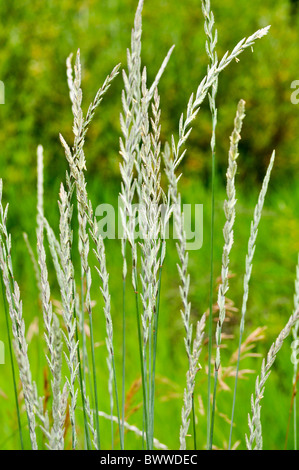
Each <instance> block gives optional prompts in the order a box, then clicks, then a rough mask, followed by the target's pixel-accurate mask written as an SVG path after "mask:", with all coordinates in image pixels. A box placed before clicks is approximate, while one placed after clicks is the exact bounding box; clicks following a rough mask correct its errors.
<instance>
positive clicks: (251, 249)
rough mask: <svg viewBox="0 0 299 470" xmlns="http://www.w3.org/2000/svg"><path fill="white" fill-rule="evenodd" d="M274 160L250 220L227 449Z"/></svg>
mask: <svg viewBox="0 0 299 470" xmlns="http://www.w3.org/2000/svg"><path fill="white" fill-rule="evenodd" d="M274 160H275V152H273V153H272V156H271V160H270V163H269V166H268V169H267V172H266V176H265V178H264V181H263V185H262V189H261V191H260V194H259V198H258V202H257V205H256V206H255V209H254V215H253V221H252V222H251V228H250V237H249V241H248V252H247V255H246V262H245V276H244V283H243V291H244V293H243V301H242V310H241V320H240V333H239V335H240V336H239V347H238V359H237V366H236V377H235V386H234V396H233V405H232V415H231V424H230V436H229V449H230V448H231V443H232V431H233V423H234V412H235V405H236V395H237V385H238V375H239V367H240V358H241V345H242V338H243V333H244V327H245V315H246V310H247V301H248V295H249V283H250V278H251V272H252V262H253V256H254V253H255V244H256V238H257V234H258V227H259V223H260V220H261V216H262V210H263V207H264V201H265V196H266V193H267V189H268V185H269V181H270V176H271V171H272V168H273V165H274Z"/></svg>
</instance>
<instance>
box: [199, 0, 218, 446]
mask: <svg viewBox="0 0 299 470" xmlns="http://www.w3.org/2000/svg"><path fill="white" fill-rule="evenodd" d="M201 3H202V11H203V15H204V18H205V23H204V30H205V33H206V36H207V40H206V52H207V55H208V58H209V60H210V65H209V67H208V72H209V70H210V67H214V66H215V65H216V63H217V53H216V44H217V30H216V29H215V30H214V24H215V20H214V15H213V12H212V10H211V2H210V0H202V2H201ZM217 91H218V76H217V77H216V79H215V81H214V82H213V84H212V91H211V94H210V95H209V102H210V110H211V116H212V137H211V144H210V146H211V153H212V177H211V229H210V233H211V236H210V313H209V327H208V329H209V332H208V338H209V343H208V402H207V449H209V448H211V446H212V434H213V431H212V428H213V419H214V418H213V412H212V418H211V411H210V403H211V402H210V397H211V375H212V345H213V339H212V337H213V292H214V230H215V191H216V127H217V108H216V97H217Z"/></svg>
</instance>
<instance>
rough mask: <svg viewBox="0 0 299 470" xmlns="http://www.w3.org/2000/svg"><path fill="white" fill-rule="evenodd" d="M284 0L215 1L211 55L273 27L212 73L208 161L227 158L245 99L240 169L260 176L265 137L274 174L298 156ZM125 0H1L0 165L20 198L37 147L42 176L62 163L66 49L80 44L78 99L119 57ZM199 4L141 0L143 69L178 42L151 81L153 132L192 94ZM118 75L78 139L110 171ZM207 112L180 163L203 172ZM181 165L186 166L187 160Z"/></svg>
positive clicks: (200, 60)
mask: <svg viewBox="0 0 299 470" xmlns="http://www.w3.org/2000/svg"><path fill="white" fill-rule="evenodd" d="M293 3H295V2H290V1H289V0H276V1H275V2H273V1H272V0H265V1H263V2H260V1H259V0H252V1H250V2H248V1H247V0H241V1H236V0H226V1H225V2H223V1H220V0H214V1H213V10H214V12H215V17H216V21H217V28H218V30H219V38H220V39H219V45H218V55H219V57H221V56H222V55H223V54H224V53H225V51H226V50H227V49H230V48H232V47H233V46H234V45H235V44H236V43H237V42H238V40H240V39H241V38H242V37H244V36H248V35H249V34H251V33H252V32H254V31H255V30H256V29H258V28H260V27H262V26H265V25H267V24H271V25H272V28H271V32H270V34H269V35H268V36H267V38H264V39H263V41H260V42H259V44H258V45H257V46H256V47H255V50H254V53H253V54H251V53H250V51H249V52H246V53H245V54H243V55H242V58H241V61H240V62H239V63H236V64H235V65H233V66H231V67H229V69H228V70H226V71H225V72H224V73H223V74H222V76H221V80H220V86H219V94H218V105H219V128H218V133H217V134H218V161H219V162H220V164H222V165H223V164H224V163H225V162H226V152H225V150H226V142H227V137H228V135H229V132H230V129H231V122H232V120H233V116H234V112H235V105H236V102H237V101H238V100H239V98H243V99H245V100H246V102H247V120H246V124H245V128H244V132H243V139H242V146H241V150H242V151H243V155H244V158H243V162H242V165H241V166H240V172H241V176H242V178H243V179H244V180H246V181H248V180H249V181H250V183H252V181H255V180H257V179H261V178H262V176H263V173H264V169H265V167H266V163H267V161H268V158H269V154H270V153H271V151H272V149H273V147H275V148H276V150H277V155H278V158H277V163H276V165H277V167H278V168H279V171H277V172H276V179H277V180H279V181H280V182H281V179H282V178H283V179H284V178H291V177H292V176H293V174H294V168H295V167H296V165H298V162H299V140H298V139H297V135H296V129H297V123H298V107H297V106H295V105H292V104H291V102H290V96H291V93H292V90H291V83H292V81H293V80H296V79H297V78H298V67H297V64H298V62H299V48H298V39H299V29H298V25H299V21H298V16H299V14H297V13H296V11H295V10H294V8H292V4H293ZM135 7H136V1H135V0H102V1H97V0H82V1H80V2H79V1H71V0H59V1H58V0H44V1H43V2H37V1H33V2H32V1H26V0H10V1H9V2H1V5H0V20H1V31H0V50H1V60H0V79H1V80H2V81H3V82H4V84H5V94H6V104H5V105H4V106H1V110H0V111H1V112H0V126H1V133H0V145H1V174H2V176H3V177H4V179H5V180H6V181H7V182H8V183H9V187H10V188H11V189H10V191H14V188H15V187H16V186H17V187H18V188H20V187H21V188H22V191H24V198H23V200H25V198H27V197H29V194H28V193H29V192H30V191H31V187H32V184H33V183H34V181H35V149H36V146H37V144H38V143H42V144H43V145H44V147H45V149H46V158H47V165H48V183H49V184H50V183H51V184H52V181H53V180H54V179H55V178H58V177H57V167H59V168H61V171H62V164H61V161H62V160H63V158H62V152H61V149H60V144H59V142H58V132H59V131H61V132H62V133H64V134H67V132H69V122H70V116H71V114H70V108H69V106H68V104H69V103H68V97H67V85H66V82H65V59H66V57H67V56H68V55H69V53H70V52H76V50H77V48H78V47H80V48H81V52H82V54H81V56H82V60H83V69H84V77H83V89H84V90H86V94H85V98H86V101H85V103H86V105H87V104H88V103H89V101H90V100H91V99H92V97H93V93H94V92H95V90H96V89H97V88H98V86H99V85H100V84H101V83H102V81H103V79H104V77H105V76H106V74H107V73H108V72H109V71H110V70H111V69H112V67H113V66H114V65H115V64H116V63H118V62H122V64H124V66H125V63H126V47H127V46H128V45H129V43H130V31H131V27H132V18H133V15H134V10H135ZM204 43H205V37H204V31H203V16H202V12H201V3H200V2H199V1H197V0H188V1H185V2H181V1H174V0H163V1H161V0H151V1H148V2H145V6H144V36H143V58H144V64H147V65H149V67H148V74H149V77H150V78H153V76H154V74H155V72H156V71H157V69H158V66H159V64H160V63H161V61H162V59H163V57H164V55H165V53H166V52H167V50H168V48H169V47H170V46H171V45H172V44H175V45H176V48H175V51H174V53H173V56H172V58H171V61H170V64H169V66H168V68H167V71H166V73H165V75H164V77H163V80H162V81H161V86H160V93H161V99H162V105H163V109H164V112H163V115H162V119H163V128H162V132H163V135H162V137H164V138H165V137H167V138H168V137H169V136H170V133H171V132H173V131H174V130H176V129H177V122H178V117H179V116H180V113H181V112H182V111H183V110H184V109H185V106H186V101H187V99H188V97H189V95H190V93H191V92H192V91H193V90H195V89H196V86H197V84H198V83H199V81H200V80H201V79H202V78H203V76H204V73H205V70H206V66H207V58H206V55H205V50H204ZM121 87H122V80H121V77H119V79H118V81H117V82H116V83H114V84H113V87H112V88H111V90H110V93H109V97H107V98H106V100H105V102H104V103H103V106H102V107H101V112H100V114H99V115H98V117H97V122H96V125H95V126H94V127H93V128H92V129H91V132H90V134H89V138H88V148H89V149H90V151H89V152H88V162H89V169H90V170H91V171H97V172H98V173H99V174H100V175H102V176H105V177H106V176H109V177H111V176H113V177H118V161H119V157H118V136H119V134H120V130H119V124H118V115H119V112H120V108H121V103H120V90H121ZM209 135H210V116H209V111H208V106H207V105H205V106H204V107H203V109H202V111H201V113H200V118H199V121H198V124H196V125H195V129H194V132H193V133H192V136H191V139H190V144H189V148H190V150H189V151H188V156H187V158H186V163H185V166H186V170H187V171H188V172H189V173H190V174H192V175H195V176H196V177H199V176H200V178H201V179H202V177H203V176H204V178H205V179H207V174H208V171H209V158H208V151H209ZM186 170H185V171H186Z"/></svg>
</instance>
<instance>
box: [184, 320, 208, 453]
mask: <svg viewBox="0 0 299 470" xmlns="http://www.w3.org/2000/svg"><path fill="white" fill-rule="evenodd" d="M205 323H206V316H205V315H203V316H202V317H201V319H200V321H198V322H197V325H196V334H195V338H194V341H193V347H192V353H191V356H190V361H189V369H188V372H187V386H186V388H185V390H184V403H183V408H182V424H181V427H180V450H186V437H187V433H188V429H189V426H190V419H189V416H190V413H191V412H192V406H193V393H194V388H195V379H196V374H197V372H198V370H200V368H201V367H200V366H199V364H198V360H199V356H200V353H201V346H202V341H203V337H204V328H205Z"/></svg>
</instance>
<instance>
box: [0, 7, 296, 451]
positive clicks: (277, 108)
mask: <svg viewBox="0 0 299 470" xmlns="http://www.w3.org/2000/svg"><path fill="white" fill-rule="evenodd" d="M200 3H201V2H200V1H198V0H186V1H184V2H182V1H179V0H146V1H145V6H144V13H143V24H144V27H143V30H144V35H143V59H144V64H146V65H148V76H149V79H150V80H151V79H153V77H154V75H155V72H156V71H157V70H158V67H159V65H160V64H161V62H162V60H163V58H164V56H165V54H166V52H167V51H168V49H169V47H170V46H171V45H172V44H175V45H176V48H175V50H174V52H173V55H172V57H171V60H170V63H169V65H168V67H167V69H166V72H165V74H164V76H163V78H162V80H161V85H160V94H161V107H162V109H163V114H162V140H165V139H168V138H169V137H170V135H171V133H172V132H176V130H177V128H178V119H179V116H180V113H181V112H182V111H184V110H185V107H186V103H187V99H188V97H189V96H190V93H191V92H192V91H194V90H195V89H196V87H197V85H198V83H199V82H200V81H201V79H202V78H203V76H204V74H205V71H206V67H207V58H206V55H205V50H204V44H205V36H204V31H203V17H202V12H201V6H200ZM136 4H137V2H136V0H100V1H99V0H81V1H77V0H72V1H70V0H59V1H58V0H44V1H43V2H38V1H29V0H27V1H26V0H10V1H7V2H1V4H0V20H1V28H0V51H1V55H0V80H2V81H3V82H4V84H5V105H1V106H0V148H1V158H0V177H2V178H3V180H4V194H5V200H9V202H10V215H9V228H10V230H11V231H12V234H13V236H14V254H15V257H14V263H15V264H16V267H17V268H21V269H16V272H17V273H20V272H21V274H22V276H21V277H20V279H19V280H20V284H21V287H22V296H23V298H24V306H25V308H24V311H25V318H28V321H29V322H30V323H29V324H32V325H33V327H32V329H33V330H34V320H33V319H34V318H35V317H36V316H37V315H38V313H37V312H38V309H37V307H38V305H37V303H38V302H37V300H35V299H36V297H37V289H36V286H35V280H34V276H33V272H32V267H31V265H30V260H29V258H28V255H27V253H26V249H25V246H24V243H23V240H22V236H21V233H22V231H23V230H25V231H27V232H28V233H29V235H30V238H31V240H32V241H33V243H34V241H35V239H34V238H32V237H34V235H35V234H34V223H33V219H34V218H35V205H36V193H35V186H36V147H37V145H38V144H39V143H41V144H43V146H44V149H45V167H46V171H45V192H46V194H47V197H46V198H45V205H46V207H45V211H46V214H47V216H48V218H49V219H50V222H52V220H53V219H54V218H55V225H56V224H57V204H56V200H57V195H58V189H59V183H60V181H61V180H63V179H64V172H65V169H66V163H65V157H64V153H63V151H62V149H61V145H60V143H59V139H58V133H59V132H61V133H62V134H63V135H64V136H65V138H66V139H67V140H68V141H70V140H71V138H70V137H71V122H72V115H71V108H70V101H69V99H68V89H67V83H66V75H65V60H66V57H67V56H68V55H69V53H70V52H74V53H75V52H76V50H77V48H78V47H80V49H81V58H82V62H83V92H84V93H85V96H84V103H85V106H86V108H87V106H88V104H89V102H90V101H91V100H92V99H93V96H94V93H95V92H96V90H97V89H98V88H99V86H100V85H101V84H102V82H103V80H104V78H105V77H106V75H107V73H109V71H110V70H111V69H112V68H113V67H114V65H115V64H116V63H118V62H121V63H122V64H123V66H124V67H125V64H126V47H127V46H129V43H130V33H131V27H132V22H133V17H134V13H135V9H136ZM295 4H296V2H291V1H289V0H276V1H275V2H273V0H264V1H263V2H261V1H260V0H251V1H250V2H249V1H248V0H238V1H236V0H225V1H221V0H214V1H213V11H214V13H215V17H216V21H217V28H218V30H219V46H218V55H219V57H221V56H222V55H223V54H224V53H225V52H226V50H228V49H231V48H232V47H233V46H234V45H235V44H236V43H237V42H238V41H239V40H240V39H241V38H243V37H244V36H248V35H250V34H251V33H253V32H254V31H255V30H256V29H258V28H261V27H263V26H266V25H267V24H271V25H272V28H271V31H270V34H269V35H268V36H267V37H266V38H263V39H262V40H261V41H259V42H258V44H257V45H256V46H255V48H254V51H253V52H254V53H253V54H252V53H251V52H250V51H246V52H245V53H244V54H242V56H241V60H240V62H239V63H235V64H233V65H231V66H230V67H229V68H228V69H227V70H225V71H224V72H223V73H222V74H221V78H220V82H219V93H218V98H217V101H218V107H219V116H218V122H219V125H218V129H217V163H218V174H219V177H220V181H222V182H223V181H224V174H225V168H226V164H227V150H228V138H229V135H230V133H231V131H232V125H233V118H234V114H235V109H236V104H237V102H238V100H239V99H240V98H243V99H244V100H245V101H246V114H247V117H246V120H245V124H244V128H243V132H242V141H241V145H240V162H239V172H240V173H239V175H238V180H237V185H238V190H240V195H239V196H238V198H239V199H240V204H239V206H238V208H237V213H238V217H239V218H238V219H237V222H236V223H237V226H236V247H235V255H234V256H233V257H232V272H233V273H234V274H236V277H235V278H233V280H232V293H231V296H232V297H234V301H235V304H236V307H237V308H239V307H240V302H241V294H242V275H243V270H244V259H245V251H246V243H247V239H248V235H249V225H250V219H251V217H252V211H253V207H254V204H255V202H256V197H257V194H258V188H257V187H256V188H255V187H254V185H253V184H254V183H257V182H260V180H261V179H262V177H263V176H264V172H265V168H266V165H267V163H268V161H269V157H270V154H271V152H272V149H273V148H276V153H277V159H276V164H275V170H274V172H273V176H272V181H271V187H270V190H269V193H270V195H269V198H270V201H271V203H270V202H269V204H268V202H267V205H266V213H265V216H264V221H263V223H262V224H261V231H260V234H259V239H258V247H257V253H256V255H257V257H256V261H255V269H254V272H253V282H252V299H253V300H250V304H249V312H248V313H249V318H248V330H247V331H246V336H247V335H248V334H249V333H251V332H252V331H254V330H255V329H256V328H257V327H258V326H260V325H261V326H263V325H264V324H266V323H267V324H268V329H267V340H266V341H263V342H261V345H260V344H259V343H258V346H257V348H256V349H257V351H258V352H260V353H261V354H264V353H265V351H266V349H267V347H268V346H269V345H270V344H271V342H272V341H273V339H274V338H275V335H277V333H278V332H279V330H280V329H281V328H282V327H283V325H284V323H285V319H286V318H287V317H288V316H289V314H290V310H291V308H292V295H293V282H294V276H295V264H296V253H298V251H299V246H298V239H299V223H298V201H299V193H298V189H297V191H296V192H292V193H291V190H290V188H292V187H295V181H296V178H297V177H298V168H299V138H298V134H297V127H298V126H297V124H298V113H299V105H298V106H295V105H293V104H291V100H290V97H291V93H292V91H293V90H291V83H292V81H293V80H296V79H299V72H298V63H299V47H298V46H299V28H298V26H299V12H298V13H297V10H296V9H295V8H294V5H295ZM121 89H122V80H121V76H119V77H118V78H117V79H116V80H115V82H113V85H112V87H111V88H110V90H109V92H108V94H107V96H105V98H104V101H103V103H102V104H101V106H100V108H99V111H98V112H97V115H96V117H95V121H94V123H93V125H92V126H91V128H90V130H89V133H88V139H87V142H86V155H87V161H88V176H87V178H88V184H89V194H90V196H91V198H92V200H93V201H94V203H95V205H96V204H97V203H100V202H103V201H104V202H111V195H114V197H115V196H117V189H116V188H118V185H119V181H120V177H119V168H118V164H119V154H118V151H119V145H118V138H119V135H120V127H119V119H118V117H119V113H120V111H121V98H120V96H121ZM86 108H85V109H86ZM210 137H211V118H210V112H209V108H208V103H205V104H204V106H203V108H202V110H201V111H200V113H199V115H198V118H197V120H196V122H195V124H194V130H193V132H192V134H191V136H190V139H189V147H188V153H187V155H186V159H185V162H184V178H183V181H182V184H183V185H184V184H185V187H183V188H182V192H183V194H185V196H184V197H185V198H186V202H192V201H191V199H193V200H195V201H196V202H203V203H204V207H205V211H204V213H205V225H204V226H205V227H206V231H205V233H204V246H203V249H202V250H200V252H196V253H193V254H192V255H191V256H190V258H191V261H190V270H191V277H192V280H193V281H194V284H193V286H194V287H192V292H191V295H192V301H193V304H194V311H193V312H192V315H193V317H194V318H198V316H199V315H200V314H201V313H202V312H203V311H204V310H206V309H207V305H208V284H209V267H208V266H209V244H208V242H207V241H206V240H207V239H208V227H209V222H210V221H209V214H208V210H209V204H210V202H209V194H208V193H207V192H206V189H204V188H202V187H205V186H206V187H208V186H209V181H210ZM292 184H293V185H292ZM241 187H242V188H243V191H244V190H245V191H246V190H248V188H250V197H248V196H247V195H246V196H245V197H244V195H243V196H242V194H241ZM271 194H272V195H271ZM223 198H224V192H223V191H222V192H221V189H220V190H219V193H217V198H216V199H217V204H216V205H217V214H216V225H217V237H218V238H217V239H216V247H217V248H216V254H215V259H216V262H215V272H216V273H220V262H221V250H222V243H223V240H222V232H221V227H222V225H223V214H222V202H223ZM114 202H115V201H114ZM55 214H56V215H55ZM237 232H238V233H237ZM75 236H76V234H75ZM269 239H270V240H271V243H269ZM110 243H112V242H108V244H107V246H108V249H107V251H108V255H107V260H108V263H109V269H110V270H111V294H112V298H113V299H114V302H115V304H114V307H113V315H116V317H117V312H118V311H120V310H121V305H120V303H121V300H120V299H119V298H118V295H117V291H118V289H119V283H120V269H121V268H120V257H119V259H118V260H116V259H115V256H116V255H115V252H114V250H113V249H111V250H110V249H109V247H110V246H111V245H110ZM20 253H21V254H22V256H19V255H20ZM119 254H120V250H119ZM25 256H26V258H25ZM24 260H26V261H24ZM168 260H170V268H168V271H167V269H166V273H165V281H164V280H163V282H165V284H166V285H168V290H167V291H166V294H165V297H164V298H163V299H162V302H163V307H162V309H161V311H162V312H163V314H164V315H161V318H162V319H163V320H162V326H161V328H162V330H161V331H163V333H164V334H165V337H167V338H168V340H167V341H166V342H165V344H164V345H163V347H162V348H161V350H160V352H159V354H160V356H159V364H158V368H159V369H158V372H159V377H160V380H161V381H160V382H159V386H158V395H159V405H158V407H159V408H158V413H157V437H158V438H160V439H161V440H163V436H164V435H165V434H167V431H169V432H168V435H169V436H170V440H169V442H167V444H169V445H173V446H175V445H176V442H177V436H173V435H172V434H171V431H172V429H173V428H174V425H175V426H176V427H177V425H178V423H179V420H180V410H181V403H182V387H181V384H182V383H184V380H185V362H184V359H185V358H184V356H183V354H184V353H183V342H182V343H181V345H180V346H178V337H180V339H181V340H182V338H183V334H182V325H181V322H180V316H179V309H180V301H179V295H178V292H177V278H176V272H175V269H176V268H175V263H176V255H175V253H174V250H173V252H171V251H170V253H169V255H168ZM215 296H216V294H215ZM57 297H58V294H57ZM33 298H34V300H32V299H33ZM175 315H177V316H176V320H175V322H176V323H175V328H172V329H171V330H170V325H173V323H174V320H173V318H174V316H175ZM132 322H133V320H132ZM238 322H239V316H238V312H235V311H234V313H233V315H232V318H231V323H230V324H229V325H228V327H227V328H226V332H227V333H229V334H231V336H232V337H233V338H228V345H229V347H228V353H227V358H228V359H229V357H230V356H229V354H231V353H232V351H233V350H235V349H236V347H237V337H236V332H237V328H236V326H237V325H238ZM0 324H1V325H2V320H1V321H0ZM129 326H130V325H129ZM99 331H100V333H98V330H97V338H96V339H97V340H99V341H100V340H102V339H103V338H104V333H103V331H104V329H103V328H102V329H101V330H99ZM33 336H34V335H33ZM1 339H4V338H1ZM115 339H116V343H117V344H118V345H120V344H121V332H120V331H119V330H118V329H117V328H116V333H115ZM182 341H183V340H182ZM229 341H231V342H232V343H234V344H233V345H230V343H229ZM40 343H41V341H40V342H39V341H38V340H37V339H36V337H35V336H34V338H33V346H34V347H35V346H36V348H37V349H38V348H39V347H42V346H40ZM101 346H102V343H100V345H99V352H98V354H102V350H101ZM178 347H179V348H180V349H179V352H178V350H177V348H178ZM134 348H135V344H133V340H132V344H131V343H129V344H128V354H131V355H132V356H131V357H134V351H135V349H134ZM256 349H255V351H256ZM120 353H121V352H120V347H119V349H118V350H117V354H118V356H117V360H118V361H119V362H120ZM224 354H225V353H224ZM32 355H34V353H32ZM289 357H290V354H289V350H288V349H287V347H285V348H284V350H283V351H282V354H281V356H280V357H279V359H278V365H277V369H276V368H275V369H274V370H273V376H274V379H273V380H272V381H269V388H268V390H267V393H266V396H265V403H264V404H265V406H264V409H263V417H264V418H263V419H264V420H265V422H268V423H271V419H273V418H272V417H273V416H276V419H277V422H276V423H275V425H273V426H271V428H270V429H272V433H265V448H271V446H272V447H275V448H282V447H283V444H284V439H285V433H286V428H287V421H288V412H289V405H290V397H291V393H292V391H291V374H287V373H286V374H285V376H284V375H283V374H282V373H281V371H283V370H289V371H291V366H290V360H289ZM36 358H38V355H37V354H36V357H35V359H36ZM168 361H171V363H172V366H173V367H172V368H171V367H169V362H168ZM203 361H204V358H203ZM257 361H259V359H257V360H255V359H253V358H249V359H248V360H247V362H246V364H245V366H244V367H246V368H248V369H255V370H256V371H257V372H258V368H259V365H260V362H257ZM183 362H184V364H182V363H183ZM99 364H100V361H99ZM34 366H35V370H36V371H39V363H38V359H36V364H34ZM5 367H6V370H7V374H6V375H3V376H1V381H0V384H1V387H0V394H1V395H4V396H5V398H3V396H1V399H2V404H1V406H0V417H1V420H2V418H3V421H4V417H5V419H6V418H7V415H8V414H9V413H10V409H12V406H13V405H12V403H13V399H12V398H11V397H10V392H9V390H10V385H8V380H7V377H8V376H9V374H10V372H9V371H8V369H9V368H8V365H7V366H5ZM170 369H171V370H172V372H169V371H170ZM128 373H129V379H128V383H129V384H132V383H133V381H134V380H137V379H138V377H137V376H136V374H135V371H133V370H129V372H128ZM100 374H101V372H100ZM249 377H250V375H249ZM9 380H10V376H9ZM39 380H40V381H42V377H40V378H39ZM105 381H106V377H105ZM199 382H200V383H199V384H198V391H199V394H200V393H201V392H200V390H201V388H200V385H201V384H202V382H204V380H203V381H199ZM105 384H106V382H105ZM178 384H179V385H178ZM41 385H42V384H41ZM228 385H229V386H230V387H232V386H233V380H232V378H231V377H230V378H229V379H228ZM164 389H165V390H166V391H165V390H164ZM202 389H203V390H206V385H205V384H204V386H203V387H202ZM171 390H172V391H171ZM253 390H254V376H252V378H250V379H249V381H247V382H246V381H241V383H240V394H241V395H242V401H240V402H239V405H238V408H237V413H236V419H237V420H239V422H242V424H241V426H239V427H238V428H237V430H236V433H235V439H236V440H237V439H243V437H244V432H245V431H247V421H246V419H247V412H248V411H249V406H250V403H249V399H250V394H251V393H252V391H253ZM164 392H165V393H164ZM229 393H230V391H229V390H223V393H222V394H221V397H222V396H223V401H221V400H222V398H221V400H220V403H219V410H218V411H219V413H222V416H220V414H219V416H218V418H217V419H218V421H217V425H216V429H217V431H216V444H217V445H219V446H220V447H221V446H223V445H224V441H225V439H227V436H228V429H229V426H228V425H227V423H226V422H225V420H226V415H229V413H230V403H231V395H230V396H229V400H226V399H225V398H226V397H227V395H228V394H229ZM277 397H278V398H277ZM202 398H203V403H204V405H205V404H206V397H205V396H203V397H202ZM274 398H275V399H274ZM165 401H167V407H166V406H165ZM10 402H11V403H10ZM9 404H10V405H9ZM228 404H229V405H228ZM244 404H246V406H245V405H244ZM102 405H103V403H102V402H101V406H102ZM105 406H106V408H108V407H109V404H108V403H104V408H105ZM197 407H198V408H197V409H198V410H199V411H198V415H200V412H202V413H203V415H202V422H201V423H199V426H198V428H199V430H198V441H199V442H200V443H201V444H202V443H203V442H204V433H205V425H206V423H205V415H204V410H202V408H201V403H198V404H197ZM165 413H166V414H167V416H169V419H167V417H166V419H165V416H166V415H165ZM9 416H10V422H7V420H6V421H5V422H6V425H5V426H6V427H5V428H4V429H3V442H2V443H1V445H0V447H4V448H5V447H8V448H11V447H12V446H13V444H12V443H14V445H15V446H17V438H16V437H14V436H12V429H15V428H16V426H15V424H16V423H15V416H14V415H13V413H11V415H9ZM133 421H134V420H133ZM272 424H273V423H271V425H272ZM10 425H11V426H10ZM201 429H202V431H201ZM291 438H292V435H291V432H290V439H289V442H290V441H291ZM243 444H244V442H243ZM289 445H291V444H289ZM243 447H244V445H243Z"/></svg>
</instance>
